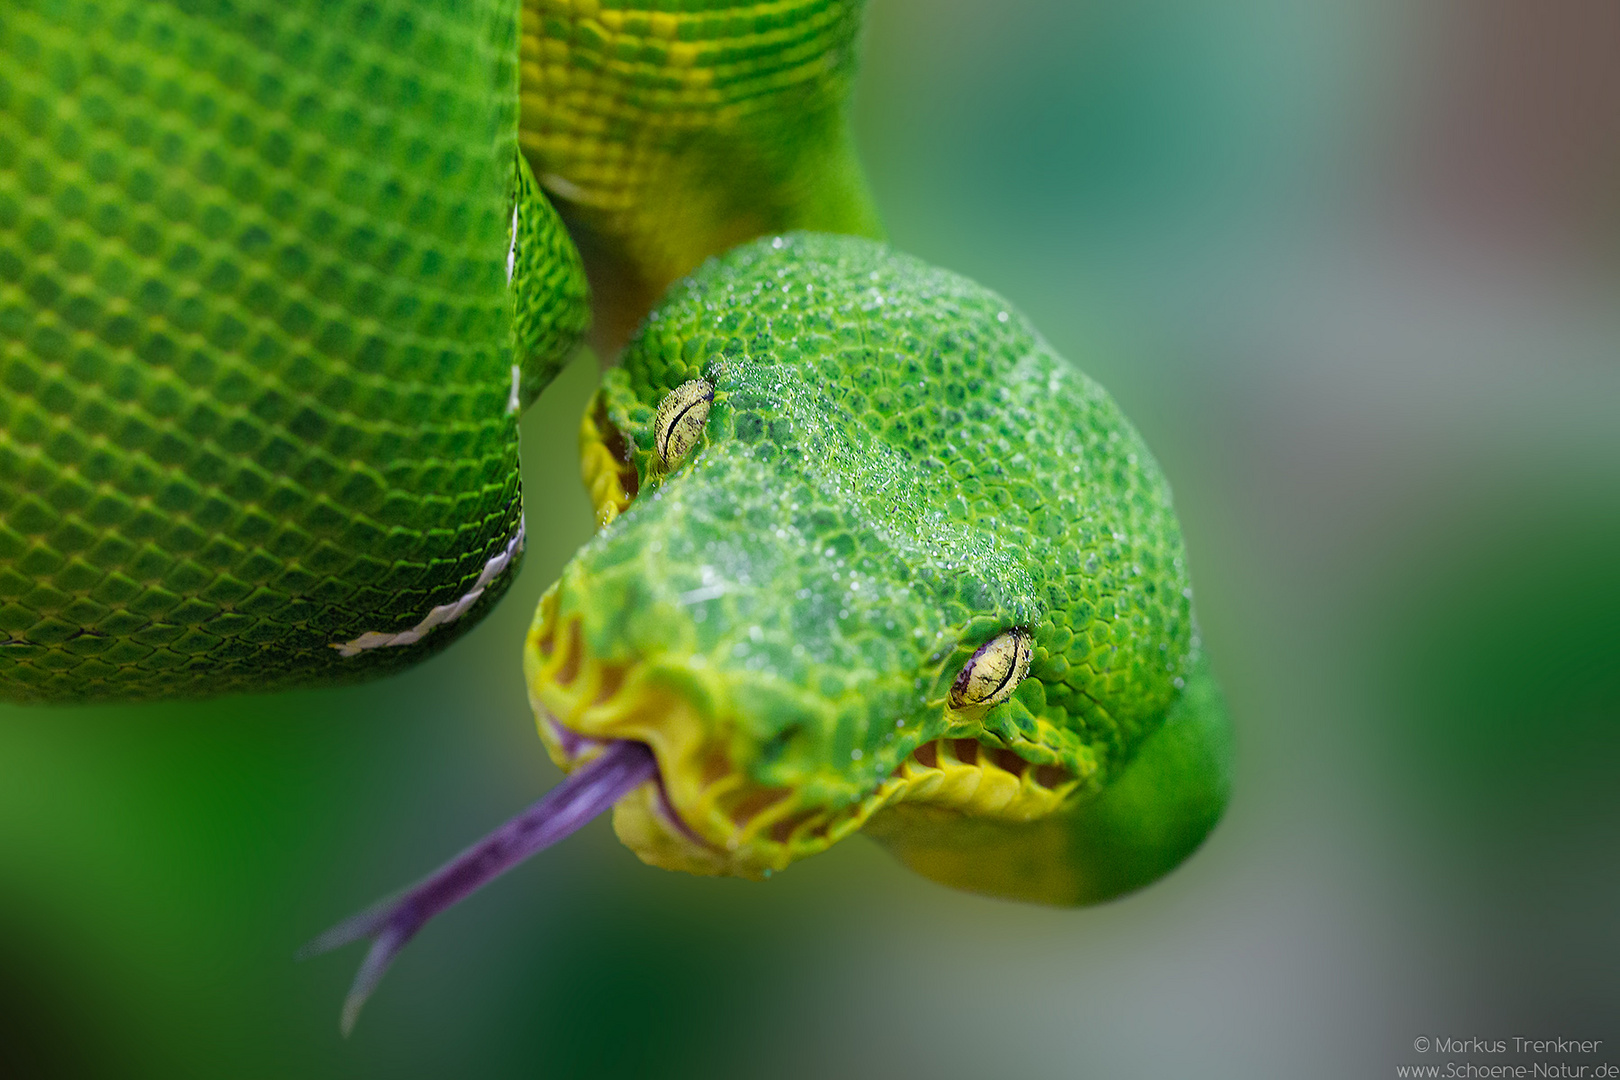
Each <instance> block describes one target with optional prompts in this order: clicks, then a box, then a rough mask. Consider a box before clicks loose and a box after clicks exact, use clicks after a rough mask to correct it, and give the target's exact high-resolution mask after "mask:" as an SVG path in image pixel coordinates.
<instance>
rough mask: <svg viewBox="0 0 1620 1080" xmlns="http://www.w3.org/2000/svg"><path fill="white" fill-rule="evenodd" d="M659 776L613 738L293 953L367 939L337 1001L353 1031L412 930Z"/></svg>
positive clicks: (636, 747)
mask: <svg viewBox="0 0 1620 1080" xmlns="http://www.w3.org/2000/svg"><path fill="white" fill-rule="evenodd" d="M657 775H658V763H657V761H656V760H655V759H654V758H653V754H652V751H651V750H649V749H647V746H646V745H645V744H644V743H638V742H629V741H626V740H619V741H615V742H611V743H609V744H608V746H607V749H606V750H604V751H603V752H602V753H601V755H600V756H598V757H597V758H596V759H595V760H594V761H592V762H590V763H589V764H587V765H583V766H581V767H580V768H579V769H578V770H576V771H575V772H574V773H573V775H571V776H569V777H568V779H566V780H564V781H563V782H562V783H561V784H558V785H557V786H556V787H554V788H552V789H551V790H550V791H548V792H546V794H545V795H544V796H543V797H542V798H541V799H540V800H539V801H538V802H536V803H535V804H534V805H532V806H530V807H529V808H528V809H527V810H525V811H523V812H522V813H521V814H519V815H518V816H517V817H515V818H513V819H512V820H510V821H508V822H507V823H506V824H505V825H502V826H501V827H500V828H498V829H496V830H495V831H494V832H492V833H490V834H489V835H488V836H486V837H484V838H483V839H482V840H480V841H478V843H476V844H474V845H473V846H472V847H470V848H468V849H467V850H466V851H463V852H462V853H461V854H460V855H457V856H456V857H455V858H453V859H451V860H450V861H449V862H447V863H445V864H444V865H443V866H441V867H439V869H437V870H435V871H434V872H433V873H431V874H429V875H428V876H427V877H425V878H423V879H422V881H421V882H420V883H418V884H416V885H414V886H412V887H411V888H409V889H407V890H406V891H405V892H404V893H403V894H402V895H400V896H398V897H390V898H388V899H386V900H383V901H381V902H379V903H377V904H374V905H372V906H371V907H369V908H367V909H366V910H365V911H362V912H360V913H359V914H358V915H353V916H351V917H349V918H347V919H345V920H344V921H342V922H340V923H338V924H337V925H336V926H334V927H332V929H330V930H328V931H327V932H326V933H324V934H322V935H321V936H320V937H318V938H316V939H315V940H314V941H311V942H310V943H309V944H308V945H305V946H304V947H303V948H302V949H300V950H299V951H298V957H299V959H301V960H302V959H304V958H306V957H310V956H319V955H320V954H321V953H324V952H330V951H331V950H333V949H336V948H339V947H340V946H343V945H347V944H349V943H350V942H351V941H359V940H360V939H361V938H367V939H369V940H370V941H371V942H372V945H371V951H370V952H368V953H366V958H365V961H364V962H363V963H361V965H360V970H359V971H358V972H357V973H356V974H355V976H354V985H353V986H351V987H349V996H348V997H347V998H345V999H344V1001H343V1020H342V1028H343V1034H344V1035H348V1034H349V1032H350V1031H351V1030H353V1028H354V1021H355V1018H356V1017H358V1016H359V1015H360V1007H361V1006H362V1005H364V1004H365V1003H366V999H367V998H368V997H370V996H371V992H372V991H373V990H375V989H376V988H377V983H378V981H379V980H381V979H382V977H383V972H385V971H387V970H388V965H389V964H391V963H393V961H394V957H395V956H398V955H399V951H400V950H401V949H403V948H404V947H405V945H406V943H408V942H409V941H410V940H411V938H413V937H415V936H416V932H417V931H418V930H420V929H422V927H423V926H424V925H426V923H427V921H428V920H429V919H431V918H433V916H435V915H437V914H438V913H439V912H441V911H444V910H445V909H446V908H449V907H451V906H453V905H455V904H456V903H457V902H459V901H461V900H463V899H465V898H466V897H468V896H470V895H472V894H473V893H474V892H477V891H478V890H479V889H480V888H482V887H483V886H484V885H486V884H488V883H489V882H491V881H493V880H494V879H495V878H497V877H500V876H501V875H502V874H504V873H506V871H508V870H510V869H511V868H512V867H514V866H516V865H517V864H518V863H520V862H522V861H523V860H524V859H527V858H528V857H529V856H530V855H533V854H534V853H535V852H537V851H540V850H541V849H543V848H548V847H550V846H551V845H552V844H555V843H556V842H557V841H559V840H561V839H562V838H563V837H565V836H568V835H569V834H570V833H573V832H575V831H577V830H578V829H579V828H580V827H581V826H583V825H584V824H585V823H586V822H587V821H590V820H591V819H592V818H594V817H595V816H596V815H598V814H600V813H601V812H602V811H604V810H606V809H607V808H608V807H610V806H612V805H613V804H614V803H616V802H618V801H619V799H620V798H621V797H622V796H624V795H625V794H627V793H628V792H630V791H632V790H634V789H635V788H636V787H637V786H638V785H640V784H642V783H644V782H645V781H647V780H650V779H652V778H653V777H654V776H657Z"/></svg>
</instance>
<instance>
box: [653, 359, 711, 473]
mask: <svg viewBox="0 0 1620 1080" xmlns="http://www.w3.org/2000/svg"><path fill="white" fill-rule="evenodd" d="M713 400H714V387H712V386H710V385H709V384H708V383H707V382H705V381H704V380H702V379H689V380H688V381H686V382H683V383H681V385H679V386H677V387H676V388H675V389H673V390H671V391H670V392H669V393H667V394H665V395H664V400H663V401H660V402H659V403H658V415H657V417H655V418H654V420H653V448H654V449H655V450H657V451H658V460H659V461H661V462H663V464H664V467H665V468H668V467H669V466H671V465H673V464H675V463H676V462H677V461H679V460H681V458H683V457H685V456H686V452H687V451H688V450H690V449H692V444H693V443H695V442H697V441H698V436H700V435H702V434H703V425H704V424H706V423H708V421H709V403H710V402H711V401H713Z"/></svg>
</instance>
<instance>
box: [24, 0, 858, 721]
mask: <svg viewBox="0 0 1620 1080" xmlns="http://www.w3.org/2000/svg"><path fill="white" fill-rule="evenodd" d="M655 6H667V5H655ZM681 6H683V7H684V8H687V9H692V8H693V7H694V5H693V4H691V3H683V5H681ZM697 6H699V7H701V8H702V9H703V10H701V11H697V12H693V11H691V10H688V11H685V12H683V13H678V14H669V13H645V12H644V13H642V14H641V15H635V14H634V13H629V14H621V13H616V12H615V11H614V10H613V9H614V7H615V5H614V4H612V3H608V4H607V5H605V6H604V5H602V4H597V3H594V2H592V3H578V4H569V3H564V2H561V0H546V2H545V3H534V4H530V5H529V6H528V7H527V8H524V6H523V4H522V2H521V0H376V2H369V0H368V2H360V0H333V2H319V3H317V2H315V0H238V2H236V3H231V4H223V3H222V4H207V3H197V4H182V3H178V2H172V0H110V2H106V3H90V2H88V0H62V2H60V3H57V2H50V3H47V2H45V0H5V2H4V3H0V700H8V701H35V702H51V701H67V700H87V699H118V698H142V697H171V696H176V695H201V694H212V693H219V692H223V691H231V690H268V689H275V688H281V687H288V686H302V685H317V684H321V683H328V682H335V681H347V680H353V679H357V678H364V677H368V676H373V675H377V674H381V673H384V672H389V671H394V670H398V669H399V668H402V667H404V666H407V665H409V664H412V663H415V662H416V661H418V660H420V659H422V658H423V657H425V656H427V655H428V654H430V653H431V652H433V651H435V650H436V649H438V648H442V647H443V646H445V645H447V644H449V643H450V642H451V641H452V640H454V639H455V637H456V636H457V635H458V634H459V633H460V632H462V631H464V630H466V629H467V628H468V627H470V626H472V625H474V624H475V623H476V622H477V621H478V619H479V618H480V617H482V615H483V613H484V612H486V611H487V610H489V608H490V607H491V606H492V604H493V603H494V602H495V600H496V599H498V597H499V596H500V595H501V593H502V592H503V591H504V589H505V588H506V586H507V585H508V583H509V582H510V581H511V580H512V578H513V577H514V576H515V573H516V568H517V563H518V561H519V560H520V559H521V555H522V542H523V536H522V532H521V528H522V503H521V497H520V488H519V479H518V471H517V468H518V453H517V416H516V414H517V412H519V411H520V410H521V409H522V408H523V407H525V406H526V405H527V404H528V403H529V402H530V401H532V400H533V399H534V397H536V396H537V395H538V394H539V393H540V392H541V391H542V390H543V389H544V387H545V385H546V384H547V383H548V382H549V381H550V379H551V378H552V376H553V375H554V374H555V373H556V371H557V370H558V369H559V368H560V367H561V366H562V364H563V363H564V362H565V361H566V360H567V359H568V357H569V355H570V354H571V351H572V349H573V348H574V346H575V343H576V342H577V341H578V340H579V339H580V336H581V335H582V333H583V332H584V330H585V328H586V326H587V325H588V324H589V323H590V321H591V311H590V309H589V308H588V306H587V297H588V291H587V288H586V282H585V277H584V274H585V267H584V265H583V264H582V262H581V258H580V254H579V252H578V251H577V250H576V249H575V247H574V244H573V241H572V240H571V238H570V237H569V236H568V234H567V233H566V232H565V231H564V229H563V225H562V222H561V220H560V219H559V218H558V216H557V214H556V213H555V211H554V210H553V209H552V207H551V206H550V204H549V203H548V202H547V199H546V197H545V196H544V195H543V194H542V193H541V191H540V188H539V185H538V183H537V182H536V180H535V179H534V177H533V175H532V173H531V172H530V171H529V170H528V169H527V167H526V166H520V165H519V164H518V163H519V160H520V159H519V156H518V151H517V142H518V134H519V133H518V123H519V121H518V111H519V81H520V71H519V68H520V67H521V69H522V72H521V78H522V82H523V92H522V108H523V110H524V120H523V125H524V136H523V141H524V145H525V147H526V148H528V149H529V151H530V153H531V156H532V157H533V159H534V161H535V163H536V164H537V166H538V167H539V168H540V169H541V171H542V172H544V174H545V177H546V179H547V180H548V181H549V182H550V183H552V185H553V190H554V191H558V190H561V191H566V192H567V193H569V194H570V195H571V196H574V197H577V198H576V199H575V201H574V202H572V203H571V204H570V205H571V208H572V209H571V212H574V211H577V212H578V214H577V216H578V217H579V220H578V222H576V224H577V225H578V227H579V228H580V230H581V233H580V235H581V237H582V238H583V239H584V240H585V242H586V243H587V246H588V247H589V249H590V251H592V252H596V253H598V254H600V253H601V252H603V251H607V252H610V253H611V254H612V257H611V259H609V260H607V261H606V262H603V261H602V260H601V259H596V260H595V261H594V262H593V267H592V273H593V274H595V275H596V276H597V277H598V278H599V279H601V280H602V281H603V293H602V295H601V296H599V297H597V301H598V304H597V306H598V311H599V314H598V322H599V324H600V325H601V326H602V327H604V334H608V336H609V337H613V335H618V336H617V337H616V338H615V344H614V345H613V346H612V347H614V348H616V342H617V341H622V333H620V332H619V331H617V330H613V328H614V327H627V326H629V325H633V324H634V322H635V321H636V320H639V319H640V318H641V316H642V315H643V313H644V312H645V310H646V308H647V306H648V305H650V303H651V301H652V299H653V297H654V296H655V295H656V293H657V290H659V289H661V288H662V287H663V284H664V283H666V282H667V281H668V280H669V279H670V277H672V276H673V275H674V274H676V273H679V272H683V271H684V270H685V269H686V268H688V267H690V266H691V265H694V264H695V263H696V262H698V261H699V260H701V259H702V258H703V257H705V256H707V255H709V254H713V253H717V252H719V251H721V250H724V249H725V248H726V247H729V246H731V245H732V244H734V243H736V242H738V241H740V240H743V239H746V238H748V237H750V236H754V235H757V234H758V233H760V232H763V231H766V230H769V229H776V228H783V227H787V226H790V225H800V226H814V227H817V228H824V229H854V230H866V231H871V230H873V229H875V228H876V225H875V218H874V217H873V216H872V214H871V208H870V201H869V200H868V199H867V197H866V192H865V187H864V185H863V184H862V183H861V181H860V178H859V173H858V170H857V169H856V166H855V165H854V159H853V156H852V154H851V151H850V146H849V139H848V129H847V125H846V124H845V122H844V99H845V96H846V95H847V91H848V87H849V82H850V79H851V78H852V75H853V55H854V53H853V42H854V37H855V33H856V28H857V25H858V19H859V13H860V6H859V5H858V4H850V3H843V2H839V0H793V2H789V3H786V4H783V3H773V4H766V5H754V4H743V5H736V4H728V3H719V4H715V3H704V4H701V5H697ZM520 29H521V33H520ZM666 32H667V33H666ZM660 35H664V36H660ZM660 41H667V47H665V46H663V45H659V44H657V42H660ZM520 60H521V63H520ZM671 88H676V89H674V90H671ZM666 91H669V92H667V93H666ZM598 196H601V197H602V198H606V199H607V202H605V203H604V202H602V201H601V199H599V198H598ZM609 196H611V197H609ZM603 207H610V209H611V213H608V214H607V216H605V217H604V216H601V215H600V214H598V213H597V211H598V210H601V209H602V208H603ZM605 212H606V211H604V213H605ZM514 232H515V234H516V235H515V236H514ZM649 283H653V284H649ZM610 331H611V333H610ZM600 340H604V341H605V340H607V338H602V339H600ZM604 355H607V353H604Z"/></svg>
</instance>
